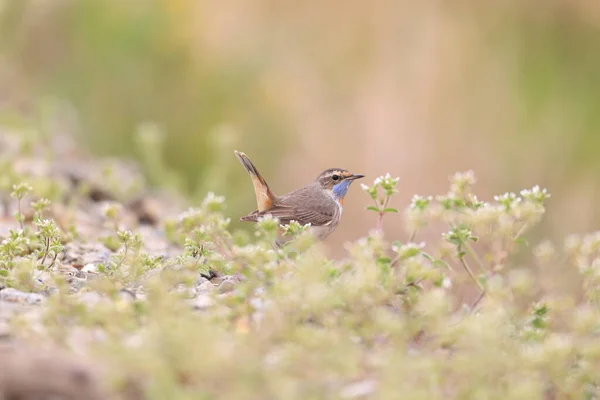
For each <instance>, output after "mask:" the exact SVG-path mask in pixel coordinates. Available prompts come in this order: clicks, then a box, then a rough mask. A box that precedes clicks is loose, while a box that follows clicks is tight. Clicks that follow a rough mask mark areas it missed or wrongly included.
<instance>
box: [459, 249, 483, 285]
mask: <svg viewBox="0 0 600 400" xmlns="http://www.w3.org/2000/svg"><path fill="white" fill-rule="evenodd" d="M458 259H459V261H460V263H461V264H462V266H463V268H464V269H465V271H467V273H468V274H469V276H470V277H471V279H472V280H473V282H475V284H477V287H478V288H479V290H480V291H481V292H482V293H484V294H485V288H484V287H483V285H482V284H481V282H479V280H477V278H476V277H475V275H474V274H473V271H472V270H471V268H469V266H468V265H467V262H466V261H465V258H464V257H463V256H460V257H458Z"/></svg>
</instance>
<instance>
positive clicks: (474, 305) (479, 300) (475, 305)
mask: <svg viewBox="0 0 600 400" xmlns="http://www.w3.org/2000/svg"><path fill="white" fill-rule="evenodd" d="M484 296H485V292H481V294H480V295H479V297H478V298H477V300H475V303H473V305H472V306H471V311H475V307H477V305H478V304H479V303H480V302H481V300H483V298H484Z"/></svg>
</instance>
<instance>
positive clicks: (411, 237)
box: [408, 228, 417, 243]
mask: <svg viewBox="0 0 600 400" xmlns="http://www.w3.org/2000/svg"><path fill="white" fill-rule="evenodd" d="M415 236H417V229H416V228H415V229H413V231H412V233H411V234H410V236H409V238H408V242H409V243H410V242H412V241H413V240H415Z"/></svg>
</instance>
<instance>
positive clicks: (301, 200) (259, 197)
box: [234, 150, 364, 244]
mask: <svg viewBox="0 0 600 400" xmlns="http://www.w3.org/2000/svg"><path fill="white" fill-rule="evenodd" d="M234 153H235V155H236V157H237V158H238V160H239V161H240V162H241V163H242V165H243V166H244V168H245V169H246V171H247V172H248V174H249V175H250V178H251V180H252V184H253V186H254V194H255V195H256V203H257V209H256V210H254V211H253V212H251V213H250V214H248V215H246V216H243V217H241V218H240V221H242V222H244V221H250V222H257V221H258V220H259V219H260V218H262V217H264V216H267V215H270V216H272V217H276V218H277V219H278V220H279V223H280V224H282V225H285V224H289V223H290V222H291V221H296V222H298V223H299V224H300V225H307V224H310V228H309V230H310V231H311V233H312V234H313V235H314V236H315V237H316V239H317V240H324V239H325V238H327V237H328V236H329V235H330V234H331V233H332V232H333V231H335V229H336V228H337V226H338V224H339V222H340V218H341V216H342V211H343V206H344V197H345V196H346V194H347V193H348V189H349V188H350V185H352V182H354V181H355V180H357V179H360V178H364V175H361V174H353V173H351V172H350V171H348V170H347V169H344V168H329V169H326V170H324V171H323V172H321V173H320V174H319V175H318V176H317V177H316V179H315V180H313V181H312V182H310V183H309V184H307V185H305V186H303V187H301V188H299V189H296V190H294V191H291V192H289V193H287V194H284V195H281V196H279V195H276V194H275V193H274V192H273V191H272V190H271V189H270V188H269V185H268V184H267V182H266V181H265V179H264V178H263V177H262V176H261V174H260V173H259V172H258V169H257V168H256V167H255V166H254V164H253V163H252V161H250V159H249V158H248V156H247V155H246V154H244V153H242V152H239V151H237V150H235V151H234ZM285 241H287V240H284V239H279V240H278V244H281V243H282V242H285Z"/></svg>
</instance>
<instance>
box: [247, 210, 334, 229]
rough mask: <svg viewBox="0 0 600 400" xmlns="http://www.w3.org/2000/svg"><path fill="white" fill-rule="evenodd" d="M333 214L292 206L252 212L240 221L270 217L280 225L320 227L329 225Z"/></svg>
mask: <svg viewBox="0 0 600 400" xmlns="http://www.w3.org/2000/svg"><path fill="white" fill-rule="evenodd" d="M334 214H335V213H334V212H327V211H325V210H318V209H308V208H300V207H292V206H285V205H284V206H279V205H277V206H275V207H273V208H271V209H269V210H266V211H258V210H256V211H254V212H253V213H251V214H249V215H247V216H245V217H242V218H241V221H257V220H258V219H259V218H260V217H264V216H265V215H271V216H273V217H276V218H278V219H279V222H280V223H282V224H289V223H290V221H292V220H294V221H297V222H298V223H300V224H301V225H306V224H309V223H310V224H311V225H313V226H322V225H327V224H328V223H330V222H331V221H332V220H333V218H334Z"/></svg>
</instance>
